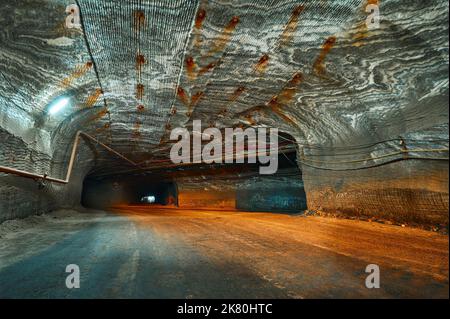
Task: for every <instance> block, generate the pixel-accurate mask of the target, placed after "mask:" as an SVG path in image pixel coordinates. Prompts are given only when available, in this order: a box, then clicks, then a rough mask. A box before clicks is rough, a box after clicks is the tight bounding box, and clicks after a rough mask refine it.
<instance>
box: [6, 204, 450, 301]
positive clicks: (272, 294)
mask: <svg viewBox="0 0 450 319" xmlns="http://www.w3.org/2000/svg"><path fill="white" fill-rule="evenodd" d="M0 237H2V238H1V244H0V283H1V284H0V297H1V298H319V297H320V298H380V297H381V298H383V297H386V298H418V297H425V298H430V297H433V298H448V297H449V292H448V291H449V285H448V257H449V256H448V236H445V235H440V234H437V233H432V232H428V231H423V230H418V229H411V228H402V227H398V226H393V225H382V224H377V223H369V222H364V221H355V220H343V219H333V218H325V217H316V216H314V217H302V216H293V215H284V214H271V213H242V212H228V211H194V210H178V209H155V208H149V207H138V206H135V207H134V206H127V207H117V208H114V209H113V210H112V211H111V212H99V211H85V212H83V213H77V214H68V215H67V216H65V215H61V216H60V215H53V217H49V218H47V220H46V221H45V223H41V224H37V225H34V226H33V227H30V228H28V229H25V230H21V231H16V232H12V233H8V234H6V235H2V236H0ZM68 264H77V265H78V266H79V268H80V288H79V289H68V288H67V287H66V285H65V280H66V277H67V276H68V273H66V272H65V270H66V266H67V265H68ZM368 264H377V265H379V267H380V275H381V276H380V278H381V279H380V288H379V289H368V288H366V286H365V279H366V277H367V276H368V274H367V273H366V272H365V268H366V266H367V265H368Z"/></svg>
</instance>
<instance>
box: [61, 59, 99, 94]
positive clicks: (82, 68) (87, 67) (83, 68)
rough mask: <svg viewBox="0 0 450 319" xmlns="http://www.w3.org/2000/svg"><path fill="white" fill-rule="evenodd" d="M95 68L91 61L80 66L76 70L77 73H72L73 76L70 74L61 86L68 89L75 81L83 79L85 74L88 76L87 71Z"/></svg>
mask: <svg viewBox="0 0 450 319" xmlns="http://www.w3.org/2000/svg"><path fill="white" fill-rule="evenodd" d="M92 66H93V63H92V62H91V61H88V62H86V63H85V64H83V65H79V66H77V67H76V68H75V71H73V72H72V74H70V75H69V76H68V77H66V78H65V79H63V80H62V81H61V84H60V86H61V87H63V88H67V87H68V86H70V85H71V84H72V83H73V81H75V80H76V79H78V78H80V77H82V76H83V75H84V74H86V72H87V71H89V70H90V69H91V68H92Z"/></svg>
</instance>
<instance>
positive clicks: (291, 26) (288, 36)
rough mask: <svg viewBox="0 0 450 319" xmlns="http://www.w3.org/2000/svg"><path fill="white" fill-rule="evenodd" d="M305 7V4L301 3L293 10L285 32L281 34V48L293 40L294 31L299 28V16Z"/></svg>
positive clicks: (279, 44)
mask: <svg viewBox="0 0 450 319" xmlns="http://www.w3.org/2000/svg"><path fill="white" fill-rule="evenodd" d="M304 9H305V7H304V6H303V5H299V6H297V7H295V8H294V10H293V11H292V15H291V18H290V19H289V22H288V23H287V25H286V27H285V28H284V30H283V33H282V34H281V36H280V40H279V42H278V47H279V48H280V47H282V46H285V45H287V44H289V43H290V42H291V41H292V38H293V37H294V33H295V32H296V31H297V28H298V20H299V19H298V18H299V16H300V14H301V13H302V12H303V10H304Z"/></svg>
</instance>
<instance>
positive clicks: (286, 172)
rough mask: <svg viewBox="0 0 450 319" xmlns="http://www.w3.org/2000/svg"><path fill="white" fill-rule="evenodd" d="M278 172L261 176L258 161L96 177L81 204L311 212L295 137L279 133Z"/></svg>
mask: <svg viewBox="0 0 450 319" xmlns="http://www.w3.org/2000/svg"><path fill="white" fill-rule="evenodd" d="M279 138H280V141H281V142H280V144H279V146H278V155H277V171H276V172H275V173H274V174H271V175H260V174H259V173H258V172H259V169H260V166H261V165H260V164H259V163H248V162H247V161H245V162H244V163H233V164H225V163H223V164H218V165H212V166H211V165H208V166H205V165H191V166H187V167H184V168H179V167H175V168H165V169H161V170H154V171H147V172H145V173H142V174H126V173H124V174H118V175H114V176H110V175H108V176H96V174H95V172H94V173H93V174H89V175H88V176H87V177H86V178H85V180H84V182H83V191H82V205H83V206H85V207H90V208H102V209H106V208H109V207H113V206H116V205H153V206H155V205H165V206H176V207H179V208H194V207H195V208H196V209H213V210H214V209H217V210H223V209H231V210H238V211H247V212H259V211H264V212H280V213H298V212H301V211H304V210H306V209H307V200H306V193H305V190H304V183H303V179H302V172H301V170H300V168H299V166H298V158H297V149H296V144H295V139H294V138H293V137H292V136H290V135H289V134H287V133H283V132H281V133H279Z"/></svg>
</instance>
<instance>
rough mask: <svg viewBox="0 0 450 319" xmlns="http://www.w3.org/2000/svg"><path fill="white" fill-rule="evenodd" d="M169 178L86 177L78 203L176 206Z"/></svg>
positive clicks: (96, 206)
mask: <svg viewBox="0 0 450 319" xmlns="http://www.w3.org/2000/svg"><path fill="white" fill-rule="evenodd" d="M177 198H178V195H177V187H176V184H175V182H173V181H164V180H163V181H161V179H158V178H155V177H154V176H153V177H150V176H136V177H119V178H118V177H115V178H113V177H109V178H105V179H101V180H99V179H94V178H87V179H86V180H85V181H84V183H83V192H82V205H83V206H85V207H91V208H101V209H104V208H108V207H113V206H117V205H154V206H155V205H164V206H177V205H178V199H177Z"/></svg>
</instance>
